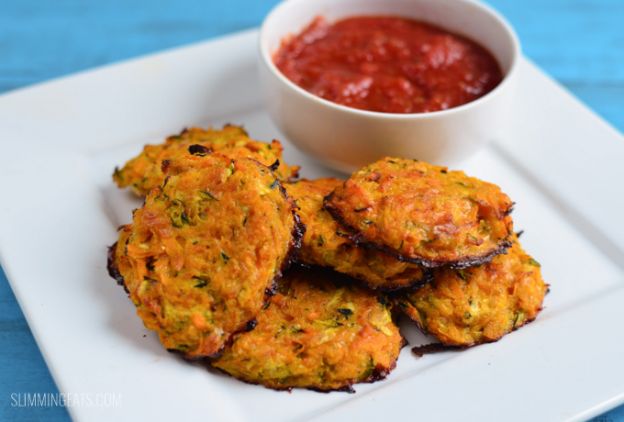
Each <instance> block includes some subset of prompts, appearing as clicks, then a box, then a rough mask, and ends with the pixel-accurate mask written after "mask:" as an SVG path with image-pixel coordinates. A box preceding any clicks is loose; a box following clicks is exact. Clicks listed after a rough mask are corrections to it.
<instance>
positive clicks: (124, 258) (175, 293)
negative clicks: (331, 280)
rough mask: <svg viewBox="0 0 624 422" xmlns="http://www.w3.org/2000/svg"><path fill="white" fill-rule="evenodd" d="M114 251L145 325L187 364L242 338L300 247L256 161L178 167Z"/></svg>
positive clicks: (278, 190)
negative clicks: (239, 334) (235, 337)
mask: <svg viewBox="0 0 624 422" xmlns="http://www.w3.org/2000/svg"><path fill="white" fill-rule="evenodd" d="M174 168H175V169H176V173H175V174H173V175H171V176H168V177H167V179H166V182H165V183H164V185H163V186H162V187H159V188H155V189H152V190H151V191H150V192H149V194H148V195H147V197H146V199H145V204H144V205H143V207H141V208H140V209H137V210H135V212H134V215H133V221H132V224H129V225H126V226H124V227H123V228H122V229H121V233H120V235H119V240H118V242H117V243H116V245H113V246H112V247H111V251H110V255H109V258H110V261H109V272H110V274H111V275H112V276H113V277H115V278H116V279H117V280H118V281H121V282H123V283H124V285H125V287H126V289H127V291H128V292H129V295H130V298H131V299H132V301H133V302H134V304H135V305H136V307H137V313H138V314H139V316H140V317H141V318H142V319H143V322H144V324H145V326H146V327H147V328H149V329H151V330H154V331H156V332H157V333H158V335H159V336H160V341H161V342H162V344H163V345H164V346H165V347H166V348H167V349H170V350H176V351H180V352H182V353H183V354H184V355H185V356H187V357H189V358H194V357H205V356H213V355H215V354H217V353H218V352H219V351H220V350H221V349H222V348H223V346H224V345H225V343H226V342H227V341H228V340H229V339H230V338H231V336H232V335H233V334H234V333H236V332H239V331H241V330H243V329H245V327H246V325H247V324H248V323H249V322H250V321H252V320H253V319H254V318H255V317H256V315H257V314H258V312H259V311H260V309H261V308H262V306H263V305H264V303H265V299H266V296H267V291H269V292H270V291H271V289H272V288H273V287H274V286H273V283H274V279H275V278H276V276H278V275H279V274H280V271H281V269H282V267H283V266H285V265H286V264H287V262H288V259H289V254H290V252H291V249H292V248H293V247H296V246H298V242H299V239H298V237H300V234H301V233H299V232H298V230H299V225H298V221H297V219H298V218H297V216H296V215H295V214H294V211H293V210H294V204H293V203H292V201H291V200H290V199H289V198H287V196H286V195H285V192H284V190H283V188H282V187H281V185H280V184H279V182H278V181H277V180H276V178H275V175H274V174H273V173H272V172H271V171H270V170H269V169H268V168H267V167H265V166H263V165H261V164H260V163H258V162H257V161H255V160H252V159H248V158H241V159H238V160H234V159H231V158H229V157H225V156H223V155H218V154H211V155H207V156H191V155H189V156H188V157H186V158H179V159H178V161H177V162H176V163H175V166H174Z"/></svg>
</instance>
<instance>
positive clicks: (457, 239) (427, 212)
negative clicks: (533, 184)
mask: <svg viewBox="0 0 624 422" xmlns="http://www.w3.org/2000/svg"><path fill="white" fill-rule="evenodd" d="M512 205H513V203H512V202H511V200H510V199H509V197H508V196H507V195H505V194H504V193H503V192H502V191H501V190H500V188H499V187H498V186H496V185H494V184H491V183H486V182H483V181H481V180H479V179H475V178H472V177H468V176H466V175H465V174H464V173H463V172H461V171H448V170H447V169H446V167H440V166H434V165H431V164H427V163H424V162H420V161H416V160H408V159H401V158H388V157H386V158H383V159H381V160H379V161H377V162H375V163H373V164H371V165H368V166H366V167H364V168H362V169H361V170H359V171H357V172H355V173H354V174H353V175H352V176H351V177H350V178H349V179H348V180H347V181H346V182H345V183H344V184H343V185H341V186H339V187H337V188H336V190H334V192H333V193H332V194H331V195H329V196H328V197H327V198H326V199H325V207H326V209H327V210H328V211H330V212H331V213H332V215H333V216H334V218H336V219H337V220H338V221H339V222H341V223H342V224H344V225H345V226H347V227H348V228H349V229H351V230H353V235H354V237H353V238H354V239H355V240H356V241H359V242H362V243H367V244H370V245H373V246H375V247H378V248H380V249H382V250H385V251H387V252H389V253H392V254H394V255H396V256H397V257H399V258H400V259H402V260H406V261H411V262H414V263H417V264H420V265H423V266H426V267H439V266H442V265H453V266H454V267H455V268H462V267H468V266H472V265H477V264H480V263H483V262H487V261H489V260H490V259H491V258H492V257H493V256H494V255H496V254H498V253H501V252H503V251H504V250H505V249H506V248H508V247H509V245H510V243H509V240H508V239H509V237H510V235H511V233H512V230H513V228H512V225H513V224H512V220H511V217H510V216H509V213H510V212H511V208H512Z"/></svg>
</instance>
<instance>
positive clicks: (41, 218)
mask: <svg viewBox="0 0 624 422" xmlns="http://www.w3.org/2000/svg"><path fill="white" fill-rule="evenodd" d="M256 44H257V34H256V32H253V31H250V32H244V33H241V34H238V35H235V36H231V37H227V38H222V39H219V40H216V41H209V42H206V43H201V44H197V45H193V46H190V47H186V48H181V49H177V50H174V51H170V52H166V53H163V54H157V55H153V56H149V57H146V58H141V59H138V60H132V61H130V62H126V63H123V64H119V65H114V66H109V67H105V68H102V69H98V70H94V71H90V72H86V73H82V74H78V75H75V76H72V77H69V78H64V79H61V80H57V81H54V82H50V83H46V84H43V85H39V86H35V87H32V88H27V89H24V90H20V91H17V92H14V93H10V94H8V95H4V96H2V97H0V192H2V198H3V199H2V200H1V201H0V254H1V258H2V266H3V268H4V270H5V271H6V274H7V276H8V278H9V280H10V282H11V286H12V287H13V290H14V292H15V294H16V296H17V299H18V301H19V303H20V305H21V307H22V309H23V311H24V314H25V315H26V318H27V320H28V322H29V324H30V327H31V329H32V331H33V334H34V336H35V338H36V340H37V343H38V344H39V347H40V348H41V351H42V353H43V355H44V357H45V360H46V362H47V364H48V365H49V367H50V370H51V371H52V374H53V376H54V378H55V380H56V382H57V384H58V386H59V389H60V390H61V391H62V392H64V393H115V394H119V395H120V396H121V405H120V406H117V407H107V408H100V407H95V406H91V407H88V406H83V407H71V408H70V412H71V415H72V416H73V417H74V418H75V419H78V420H88V421H110V420H116V421H122V420H128V421H135V420H170V421H172V420H198V421H207V420H234V421H239V420H240V421H251V420H253V421H263V420H266V421H281V420H307V419H313V418H322V419H331V420H341V421H345V420H380V419H396V418H397V417H412V418H415V419H432V418H435V419H437V420H440V419H446V420H459V419H464V420H466V419H479V420H502V419H504V420H518V421H525V420H577V419H584V418H588V417H590V416H592V415H595V414H598V413H600V412H603V411H606V410H607V409H609V408H610V407H613V406H615V405H617V404H619V403H621V402H623V401H624V363H623V360H622V358H623V357H624V331H623V329H622V323H623V322H624V305H623V304H624V224H622V218H623V217H624V195H623V194H624V189H623V187H622V184H623V183H624V165H623V163H624V140H623V139H622V137H621V135H619V134H618V133H617V132H616V131H615V130H613V129H612V128H610V127H609V126H608V125H607V124H605V123H604V122H603V121H601V120H600V119H599V118H597V117H596V116H595V115H594V114H593V113H592V112H591V111H589V110H588V109H586V108H585V107H584V106H582V105H581V104H580V103H578V102H577V101H576V100H575V99H574V98H572V97H571V96H570V95H569V94H568V93H566V92H565V91H564V90H563V89H561V88H560V87H559V86H558V85H557V84H555V83H554V82H553V81H551V80H550V79H548V78H547V77H546V76H544V75H543V74H542V73H541V72H540V71H539V70H538V69H536V68H535V67H534V66H533V65H532V64H530V63H529V62H527V61H526V60H524V61H523V62H522V64H521V72H520V73H521V89H520V95H519V98H518V100H517V104H516V119H515V123H514V126H513V128H511V130H510V131H509V134H508V136H507V137H506V138H505V139H498V140H496V141H495V143H494V144H493V145H492V146H491V147H489V148H488V149H486V150H483V151H482V152H480V153H479V154H478V155H476V156H474V157H472V158H471V159H469V160H468V161H467V162H465V163H464V164H463V165H462V168H463V169H465V170H466V171H467V172H468V173H469V174H474V175H476V176H479V177H483V178H485V179H487V180H491V181H493V182H495V183H498V184H499V185H500V186H502V188H503V189H504V190H505V191H506V192H508V193H509V194H510V196H511V197H512V198H513V199H514V200H515V201H516V202H517V206H516V211H515V214H514V217H515V221H516V227H517V228H518V229H525V230H526V232H525V234H524V237H523V243H524V245H525V247H526V249H527V250H528V251H529V252H530V253H532V254H533V255H534V256H535V257H536V258H537V259H538V260H539V261H540V262H541V263H542V268H543V274H544V276H545V278H546V279H547V281H548V282H549V283H551V287H552V292H551V293H550V294H549V295H548V296H547V298H546V309H545V310H544V311H543V313H542V314H541V315H540V317H539V318H538V319H537V320H536V321H535V322H534V323H532V324H530V325H529V326H527V327H526V328H523V329H521V330H519V331H517V332H514V333H512V334H510V335H509V336H507V337H505V338H504V339H503V340H502V341H500V342H498V343H495V344H490V345H485V346H481V347H477V348H473V349H470V350H467V351H464V352H460V353H443V354H439V355H429V356H425V357H424V358H420V359H417V358H415V357H414V356H412V355H411V354H410V351H409V348H405V349H404V350H403V352H402V355H401V357H400V359H399V362H398V366H397V368H396V370H395V371H394V372H393V373H392V374H391V375H390V376H389V377H388V379H387V380H385V381H382V382H378V383H374V384H367V385H358V386H356V389H357V393H356V394H346V393H331V394H319V393H315V392H311V391H293V392H292V393H290V394H289V393H285V392H275V391H271V390H268V389H264V388H261V387H258V386H252V385H247V384H243V383H241V382H238V381H236V380H233V379H231V378H228V377H225V376H223V375H218V374H214V373H211V372H209V371H207V370H203V369H202V368H200V367H197V366H194V365H191V364H188V363H185V362H183V361H182V360H181V359H179V358H177V357H176V356H174V355H171V354H169V353H167V352H166V351H164V350H163V348H162V347H161V346H160V345H159V343H158V341H157V339H156V338H155V336H154V335H153V334H152V333H150V332H147V331H146V330H145V329H144V328H143V326H142V323H141V321H140V320H139V318H137V317H136V316H135V311H134V307H133V306H132V304H131V303H130V301H129V300H128V299H127V297H126V295H125V293H124V292H123V290H122V289H121V288H120V287H119V286H117V285H116V284H115V283H114V282H113V280H111V279H110V278H109V277H108V275H107V274H106V269H105V261H106V260H105V257H106V246H107V245H109V244H111V243H112V242H113V241H114V240H115V238H116V231H115V229H116V227H117V226H118V225H120V224H122V223H125V222H127V221H129V219H130V210H131V209H132V208H133V207H136V206H137V205H138V202H137V201H136V200H135V199H134V198H132V197H131V195H130V194H129V193H127V192H122V191H119V190H117V189H116V188H115V187H114V186H113V184H112V182H111V178H110V175H111V172H112V169H113V167H114V166H115V165H119V164H123V162H124V161H125V160H126V159H127V158H129V157H130V156H132V155H133V154H136V153H137V152H138V151H140V149H141V147H142V146H143V144H145V143H148V142H158V141H160V140H161V139H162V138H163V137H164V136H165V135H167V134H170V133H175V132H178V131H179V130H180V129H181V128H182V127H184V126H191V125H208V124H212V125H219V124H221V123H224V122H232V123H242V124H244V125H245V126H246V128H247V129H248V130H249V131H250V133H251V134H252V136H254V137H256V138H258V139H265V140H269V139H271V138H272V137H278V138H280V139H282V140H284V138H283V137H280V134H279V132H278V131H277V130H276V128H275V127H274V126H273V125H272V124H271V122H270V120H269V119H268V116H267V115H266V113H265V111H264V110H263V108H262V105H261V101H260V98H259V89H258V86H257V79H256V71H255V67H256ZM285 148H286V153H285V155H286V159H287V161H288V162H290V163H297V164H301V165H302V166H303V175H304V176H307V177H316V176H320V175H324V174H328V173H329V171H328V170H326V169H324V168H323V167H322V166H319V165H318V164H317V163H314V162H313V161H312V160H310V159H309V158H308V157H306V156H304V155H303V154H302V153H300V152H298V151H297V150H295V149H294V147H293V146H292V145H290V144H288V142H285ZM144 334H146V335H145V336H144ZM406 334H407V337H408V340H410V341H411V343H412V344H417V343H418V342H422V341H424V339H423V337H422V336H420V335H419V334H417V333H416V331H415V330H414V329H413V328H411V327H406Z"/></svg>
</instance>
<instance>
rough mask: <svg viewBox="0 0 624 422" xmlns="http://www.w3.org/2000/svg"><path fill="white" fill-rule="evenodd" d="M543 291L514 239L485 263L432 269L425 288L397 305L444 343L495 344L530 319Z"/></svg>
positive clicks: (536, 269)
mask: <svg viewBox="0 0 624 422" xmlns="http://www.w3.org/2000/svg"><path fill="white" fill-rule="evenodd" d="M546 290H547V285H546V284H545V283H544V280H542V276H541V271H540V265H539V263H538V262H537V261H535V260H534V259H533V258H531V257H530V256H529V255H527V254H526V253H525V252H524V251H523V250H522V247H521V246H520V244H519V243H518V242H517V240H514V243H513V246H512V247H511V248H510V249H509V250H508V251H507V254H504V255H498V256H496V257H495V258H494V259H492V261H491V262H490V263H488V264H485V265H482V266H480V267H473V268H467V269H463V270H452V269H438V270H435V271H434V278H433V281H432V282H431V283H430V284H428V285H426V286H424V287H422V288H421V289H418V290H416V291H415V292H413V293H410V294H406V295H404V296H403V297H401V298H400V299H399V300H398V303H399V306H400V308H401V309H402V310H403V311H404V312H405V313H406V314H407V315H409V317H410V318H411V319H413V320H414V321H416V323H417V324H418V325H419V326H420V327H421V328H422V329H423V330H424V331H426V332H428V333H430V334H432V335H433V336H435V337H436V338H437V339H438V340H440V342H442V343H443V344H446V345H453V346H472V345H475V344H479V343H486V342H491V341H495V340H498V339H499V338H501V337H502V336H504V335H505V334H507V333H509V332H510V331H512V330H514V329H516V328H519V327H521V326H522V325H524V324H526V323H527V322H530V321H532V320H533V319H535V317H536V316H537V314H538V312H539V311H540V309H541V307H542V301H543V299H544V295H545V294H546Z"/></svg>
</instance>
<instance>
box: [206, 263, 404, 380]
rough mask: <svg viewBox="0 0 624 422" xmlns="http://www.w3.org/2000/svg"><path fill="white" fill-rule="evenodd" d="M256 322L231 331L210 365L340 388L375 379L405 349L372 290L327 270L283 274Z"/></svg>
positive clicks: (247, 376)
mask: <svg viewBox="0 0 624 422" xmlns="http://www.w3.org/2000/svg"><path fill="white" fill-rule="evenodd" d="M257 322H258V323H257V325H256V327H255V328H254V329H253V330H252V331H249V332H245V333H240V334H237V335H236V336H234V341H233V343H232V346H231V347H229V348H227V349H226V350H225V351H224V353H223V355H222V356H221V357H220V358H218V359H217V360H216V361H214V362H213V365H214V366H215V367H217V368H219V369H221V370H223V371H225V372H227V373H229V374H230V375H232V376H234V377H236V378H239V379H242V380H244V381H247V382H251V383H258V384H263V385H265V386H267V387H270V388H275V389H290V388H293V387H300V388H310V389H314V390H322V391H329V390H346V389H350V387H351V385H352V384H354V383H357V382H371V381H375V380H377V379H381V378H383V377H384V376H385V375H386V374H387V373H388V372H390V371H391V370H392V369H393V368H394V366H395V363H396V360H397V358H398V355H399V352H400V350H401V347H402V346H403V338H402V336H401V334H400V333H399V329H398V328H397V326H396V325H395V324H394V323H393V321H392V318H391V316H390V311H389V310H388V308H387V307H386V306H385V305H382V304H381V303H380V302H379V301H378V299H377V297H376V295H375V294H373V293H372V292H370V291H368V290H365V289H362V288H360V287H357V286H354V285H352V284H350V283H344V282H342V281H337V277H336V273H330V272H328V271H321V270H309V269H307V270H296V271H293V272H290V273H289V274H286V275H285V277H284V278H283V279H282V280H281V281H280V288H279V289H278V293H277V294H276V295H275V296H274V297H273V298H272V299H271V302H270V304H269V306H268V307H267V308H266V309H265V310H263V311H262V312H261V313H260V314H259V315H258V319H257Z"/></svg>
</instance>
